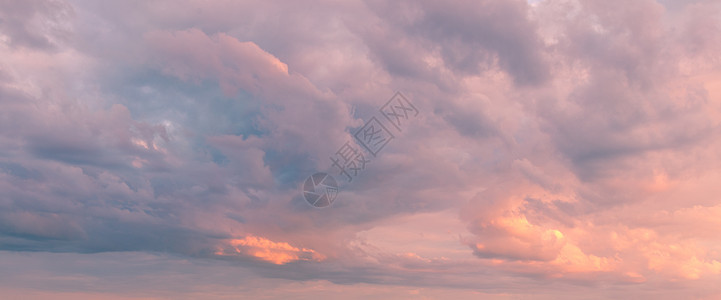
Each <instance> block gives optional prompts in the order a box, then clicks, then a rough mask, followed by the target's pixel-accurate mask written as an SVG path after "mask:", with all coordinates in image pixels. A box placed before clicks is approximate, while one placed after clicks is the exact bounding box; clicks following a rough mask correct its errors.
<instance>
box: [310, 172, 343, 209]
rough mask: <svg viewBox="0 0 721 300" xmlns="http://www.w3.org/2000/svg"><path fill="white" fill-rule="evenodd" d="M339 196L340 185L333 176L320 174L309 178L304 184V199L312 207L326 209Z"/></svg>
mask: <svg viewBox="0 0 721 300" xmlns="http://www.w3.org/2000/svg"><path fill="white" fill-rule="evenodd" d="M336 196H338V183H337V182H336V181H335V178H333V176H330V175H328V174H327V173H323V172H318V173H315V174H313V175H310V176H308V178H307V179H306V180H305V183H304V184H303V197H305V201H308V203H310V205H313V206H315V207H326V206H328V205H331V203H333V201H335V197H336Z"/></svg>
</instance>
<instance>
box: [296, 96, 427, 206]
mask: <svg viewBox="0 0 721 300" xmlns="http://www.w3.org/2000/svg"><path fill="white" fill-rule="evenodd" d="M378 112H379V113H380V115H381V116H383V118H376V117H375V116H373V117H371V118H370V119H368V121H367V122H366V123H365V124H364V125H363V127H361V128H360V129H358V131H356V132H355V133H354V134H353V138H354V141H346V142H345V143H344V144H343V146H341V147H340V148H339V149H338V151H336V152H335V154H334V155H333V156H331V157H330V161H331V163H332V165H331V167H332V168H334V169H336V170H337V171H338V176H340V178H344V179H346V181H347V182H348V183H350V182H352V181H353V178H356V177H357V176H358V174H359V173H360V172H361V171H363V170H365V168H366V164H368V163H370V162H371V160H370V159H368V157H369V156H372V157H377V156H378V155H379V154H380V152H381V151H382V150H383V148H385V147H386V146H387V145H388V144H389V143H390V142H391V141H392V140H393V139H395V138H396V137H395V136H394V135H393V132H391V130H389V128H391V129H395V130H396V131H397V132H401V131H402V128H403V126H404V125H405V124H406V122H407V121H409V120H410V119H411V118H415V117H417V116H418V113H419V112H418V109H417V108H416V107H415V106H414V105H413V103H411V102H410V101H409V100H408V98H406V97H405V96H403V94H401V93H400V92H396V94H395V95H393V97H392V98H391V99H390V100H388V102H386V104H385V105H383V106H381V108H380V109H378ZM384 123H385V124H384ZM366 154H369V155H366ZM338 192H339V188H338V183H337V182H336V181H335V179H334V178H333V176H331V175H329V174H328V173H323V172H320V173H315V174H313V175H311V176H309V177H308V178H307V179H306V180H305V183H304V185H303V196H304V197H305V200H306V201H308V203H310V205H312V206H314V207H326V206H329V205H330V204H332V203H333V201H334V200H335V198H336V196H337V195H338Z"/></svg>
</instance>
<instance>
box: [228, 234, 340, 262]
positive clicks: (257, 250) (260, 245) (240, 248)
mask: <svg viewBox="0 0 721 300" xmlns="http://www.w3.org/2000/svg"><path fill="white" fill-rule="evenodd" d="M215 254H216V255H219V256H242V255H249V256H253V257H256V258H258V259H261V260H264V261H267V262H270V263H273V264H276V265H283V264H287V263H289V262H293V261H300V260H308V261H311V260H312V261H322V260H324V259H325V258H326V257H325V256H324V255H322V254H320V253H318V252H316V251H315V250H313V249H307V248H298V247H293V246H291V245H290V244H288V243H285V242H274V241H271V240H269V239H266V238H263V237H257V236H252V235H248V236H246V237H244V238H242V239H231V240H229V241H228V244H227V245H226V246H224V247H221V248H219V249H218V251H216V252H215Z"/></svg>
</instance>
